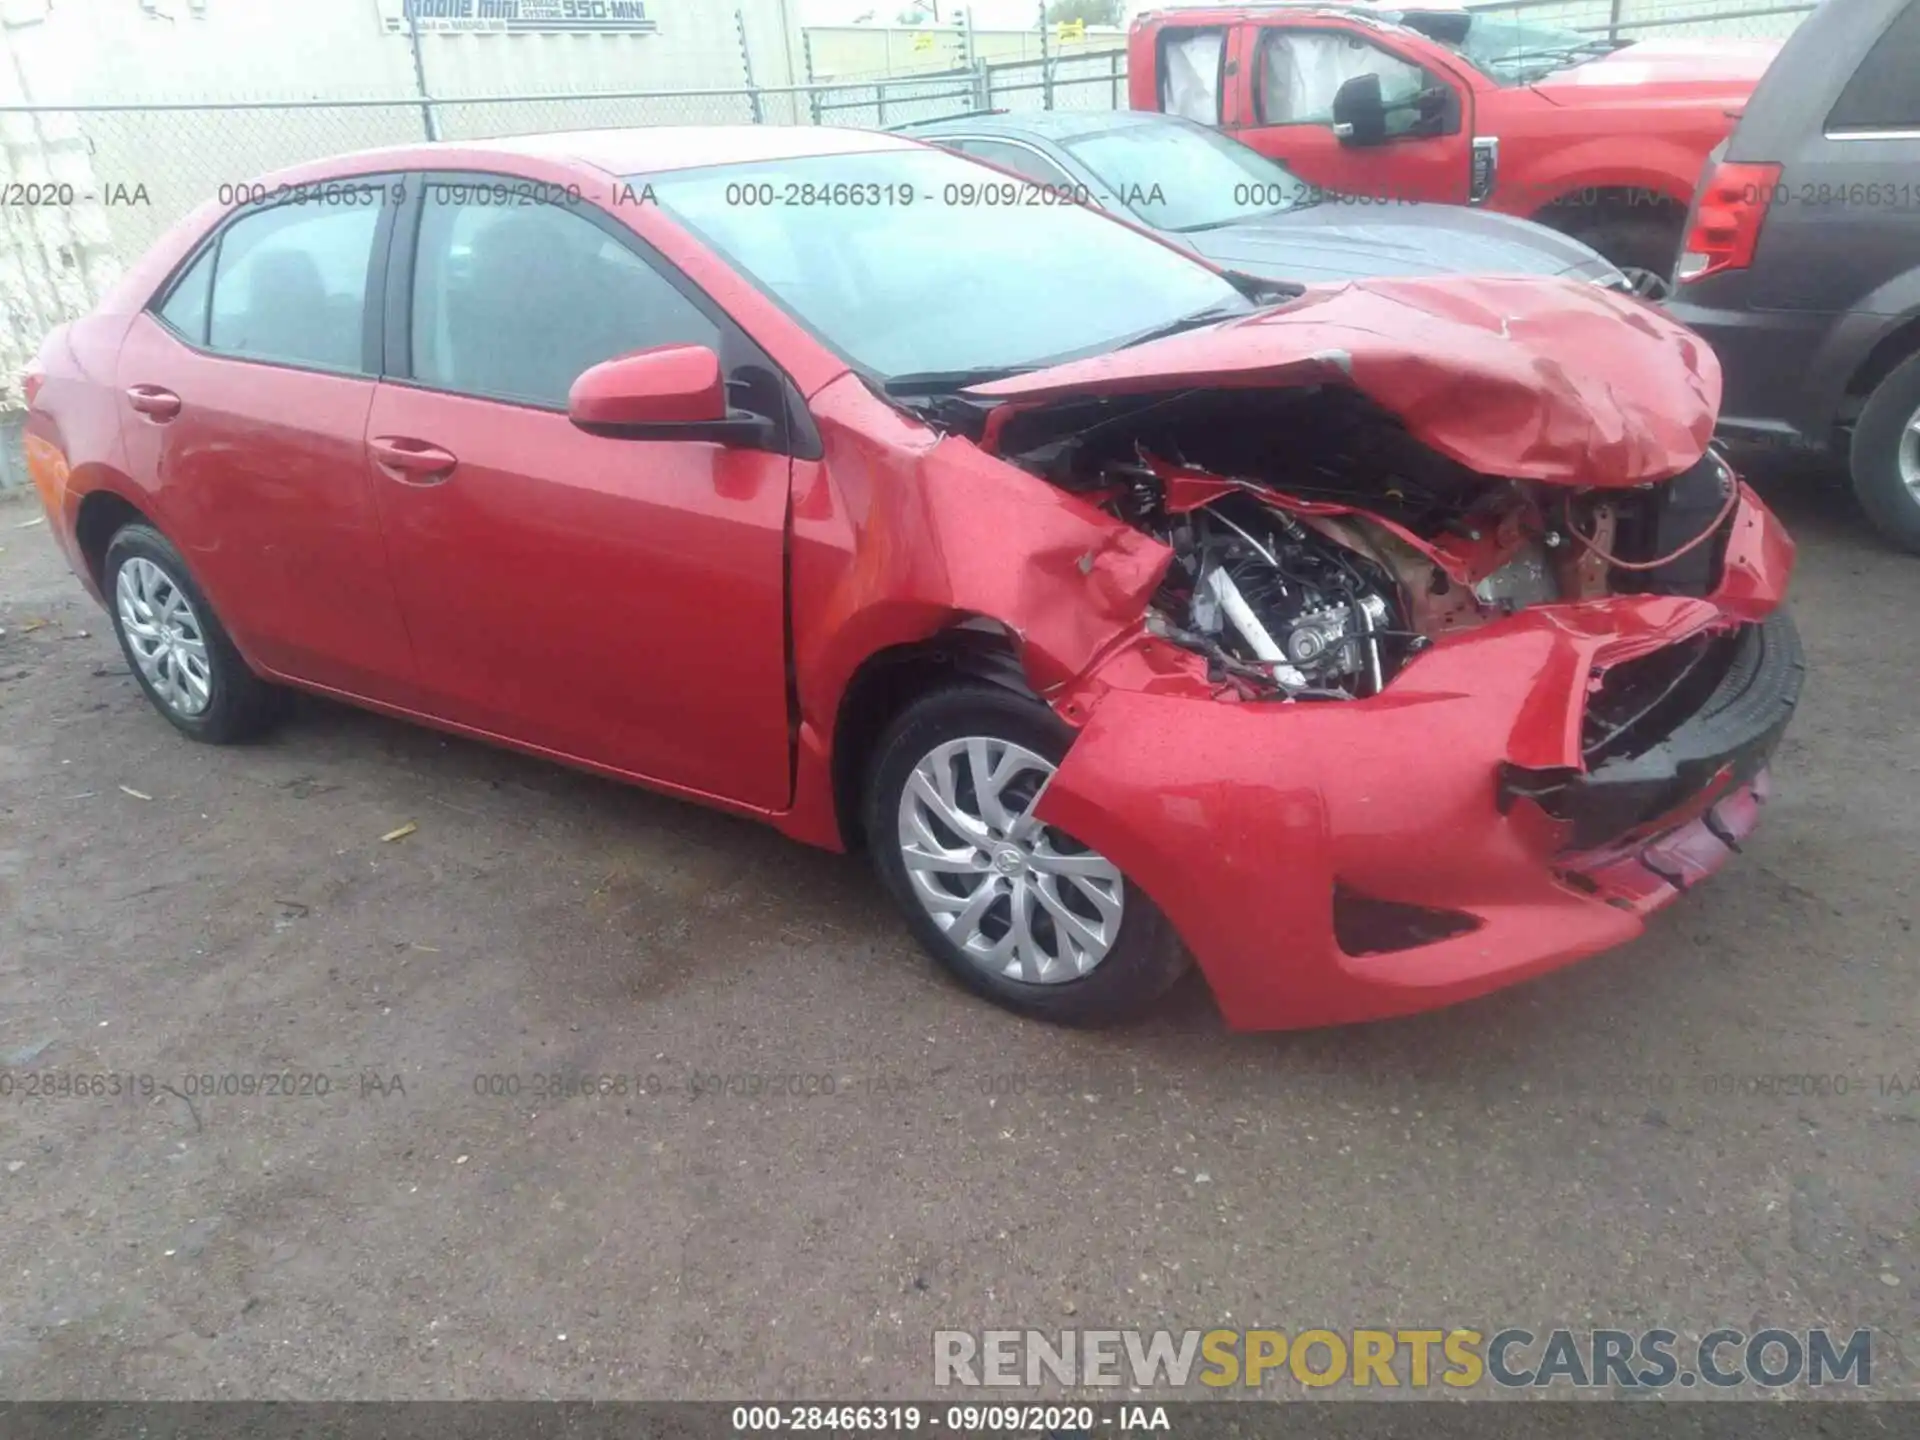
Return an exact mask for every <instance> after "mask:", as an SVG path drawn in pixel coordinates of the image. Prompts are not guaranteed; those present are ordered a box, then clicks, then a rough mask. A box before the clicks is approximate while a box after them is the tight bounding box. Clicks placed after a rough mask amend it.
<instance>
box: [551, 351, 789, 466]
mask: <svg viewBox="0 0 1920 1440" xmlns="http://www.w3.org/2000/svg"><path fill="white" fill-rule="evenodd" d="M567 418H568V419H569V420H571V421H573V423H574V424H575V425H577V426H579V427H580V428H581V429H582V430H585V431H586V432H587V433H588V434H590V435H604V436H607V437H608V438H610V439H616V440H713V441H718V442H720V443H721V444H732V445H751V446H756V447H760V448H766V447H767V445H768V443H769V442H770V441H771V439H772V431H773V425H772V422H770V421H768V420H766V419H764V418H762V417H761V416H758V415H751V414H748V413H746V412H744V411H739V410H730V409H728V408H727V387H726V382H725V380H724V379H723V377H722V376H721V374H720V357H719V356H718V355H716V354H714V352H713V351H712V350H710V349H708V348H707V347H706V346H705V345H661V346H658V347H656V348H655V349H652V350H636V351H634V352H633V353H632V354H630V355H616V356H615V357H614V358H613V359H611V360H603V361H601V362H600V363H599V364H598V365H595V366H594V367H593V368H592V369H591V370H588V371H587V372H586V373H584V374H583V375H581V376H580V378H579V379H577V380H575V381H574V382H573V387H572V388H571V389H570V390H569V391H568V392H567Z"/></svg>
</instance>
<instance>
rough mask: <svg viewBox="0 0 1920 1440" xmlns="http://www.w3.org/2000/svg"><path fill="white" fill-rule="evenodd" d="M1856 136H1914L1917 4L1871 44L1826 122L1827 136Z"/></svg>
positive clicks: (1919, 94)
mask: <svg viewBox="0 0 1920 1440" xmlns="http://www.w3.org/2000/svg"><path fill="white" fill-rule="evenodd" d="M1862 130H1869V131H1871V130H1912V131H1920V0H1914V3H1912V4H1909V5H1908V6H1907V8H1906V9H1905V10H1904V11H1902V12H1901V13H1900V15H1899V16H1898V17H1897V18H1896V19H1895V20H1894V22H1893V24H1891V25H1889V26H1888V27H1887V30H1886V33H1885V34H1884V35H1882V36H1881V37H1880V38H1879V40H1877V41H1876V42H1875V43H1874V47H1873V49H1871V50H1869V51H1868V52H1867V58H1866V59H1864V60H1862V61H1861V62H1860V68H1859V69H1858V70H1856V71H1854V73H1853V79H1852V80H1850V81H1848V82H1847V88H1846V89H1845V90H1843V91H1842V92H1841V93H1840V99H1839V101H1838V102H1837V103H1836V104H1835V105H1834V107H1833V113H1832V114H1830V115H1829V116H1827V132H1828V133H1829V134H1835V133H1845V132H1848V131H1854V132H1857V131H1862Z"/></svg>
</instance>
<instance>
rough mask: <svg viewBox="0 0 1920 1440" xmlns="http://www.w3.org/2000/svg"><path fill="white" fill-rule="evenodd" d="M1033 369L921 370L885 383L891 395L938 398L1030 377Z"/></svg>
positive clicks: (883, 385)
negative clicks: (1016, 378) (1002, 381)
mask: <svg viewBox="0 0 1920 1440" xmlns="http://www.w3.org/2000/svg"><path fill="white" fill-rule="evenodd" d="M1037 368H1039V367H1037V366H1033V365H982V366H979V367H977V368H975V369H972V370H919V371H915V372H913V373H912V374H909V375H894V376H890V377H889V378H887V379H886V380H884V381H882V382H881V385H880V388H881V389H882V390H884V391H886V393H887V394H889V395H937V394H939V393H941V392H943V391H947V390H965V389H967V388H968V387H969V386H972V385H986V384H989V383H991V382H992V381H995V380H1005V379H1007V378H1009V377H1010V376H1014V375H1028V374H1031V373H1032V372H1033V371H1034V370H1035V369H1037Z"/></svg>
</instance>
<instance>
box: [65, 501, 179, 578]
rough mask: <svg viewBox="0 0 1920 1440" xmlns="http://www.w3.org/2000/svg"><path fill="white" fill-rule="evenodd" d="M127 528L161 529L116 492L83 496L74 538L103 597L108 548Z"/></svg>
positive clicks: (150, 517) (76, 519)
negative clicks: (134, 526) (145, 527)
mask: <svg viewBox="0 0 1920 1440" xmlns="http://www.w3.org/2000/svg"><path fill="white" fill-rule="evenodd" d="M128 525H149V526H152V527H153V528H154V529H155V530H159V529H160V527H159V526H158V525H157V524H155V523H154V520H153V517H152V516H150V515H149V514H147V512H146V511H144V510H142V509H141V508H140V507H139V506H138V505H136V504H134V503H133V502H132V501H131V500H129V499H127V497H126V496H124V495H122V494H120V493H119V492H118V491H117V490H107V489H98V490H90V491H88V492H87V493H86V494H85V495H84V496H82V497H81V500H80V508H79V510H78V511H76V512H75V515H74V522H73V538H74V542H75V543H76V544H77V545H78V546H79V547H80V558H81V560H82V562H83V563H84V564H85V565H86V567H87V573H88V574H89V575H90V576H91V577H92V579H93V583H94V588H95V589H97V590H99V591H100V592H101V593H102V594H105V592H106V563H107V547H108V546H109V545H111V544H112V543H113V537H114V536H115V535H117V534H119V533H120V531H121V530H123V529H125V528H126V527H127V526H128ZM161 533H165V532H161Z"/></svg>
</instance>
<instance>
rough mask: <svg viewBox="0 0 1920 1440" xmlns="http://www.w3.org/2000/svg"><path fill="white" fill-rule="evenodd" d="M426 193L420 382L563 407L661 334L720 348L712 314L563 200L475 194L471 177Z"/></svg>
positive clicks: (418, 275)
mask: <svg viewBox="0 0 1920 1440" xmlns="http://www.w3.org/2000/svg"><path fill="white" fill-rule="evenodd" d="M425 193H426V203H425V209H424V210H423V211H422V214H421V218H420V243H419V249H418V251H417V255H416V260H415V265H414V277H413V319H412V335H413V355H412V373H413V378H414V379H415V380H417V381H418V382H420V383H421V384H423V385H430V386H432V387H434V388H435V389H438V390H453V391H458V392H460V393H462V394H467V395H479V396H486V397H488V398H493V399H501V400H517V401H523V402H528V403H531V404H535V405H542V406H550V407H552V408H554V409H565V408H566V404H567V392H568V391H569V390H570V389H571V388H572V387H573V382H574V381H575V380H577V379H578V378H579V377H580V375H581V373H582V372H583V371H585V370H589V369H591V368H592V367H593V366H595V365H598V364H599V363H600V362H601V361H602V360H611V359H612V358H613V357H614V356H616V355H624V354H627V353H628V352H630V351H633V350H649V349H652V348H654V347H655V346H660V345H675V344H683V345H705V346H708V347H709V348H711V349H715V350H718V349H719V348H720V343H721V335H720V329H719V327H718V326H717V325H715V324H714V322H713V321H711V320H709V319H708V318H707V317H706V316H705V315H704V314H703V313H702V312H701V311H700V310H699V308H698V307H697V306H695V305H694V303H693V302H692V301H691V300H689V299H687V298H686V296H684V295H682V294H681V293H680V292H679V291H678V290H677V289H675V288H674V286H673V284H672V282H671V281H669V280H668V279H667V278H666V277H665V276H663V275H662V274H661V273H660V272H659V271H657V270H655V269H654V268H653V266H651V265H650V264H648V263H647V262H646V261H645V260H643V259H642V258H641V257H640V256H639V255H637V254H635V253H634V252H633V250H631V249H630V248H628V247H627V246H626V245H624V244H622V243H621V242H620V241H619V240H618V239H616V238H615V237H614V236H612V235H610V234H608V233H607V232H606V231H605V230H602V229H601V228H600V227H599V226H598V225H596V224H594V223H593V222H592V221H591V220H588V219H587V218H585V217H584V216H581V215H576V214H573V213H572V212H571V211H569V210H568V209H566V207H564V206H562V205H558V204H538V205H535V204H529V205H501V204H498V203H493V204H485V203H467V202H465V201H464V196H465V195H466V194H467V193H468V187H467V186H464V185H443V184H429V185H428V186H427V187H426V192H425ZM472 193H474V194H476V195H482V196H483V195H485V193H486V191H485V188H484V187H474V190H473V192H472Z"/></svg>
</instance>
